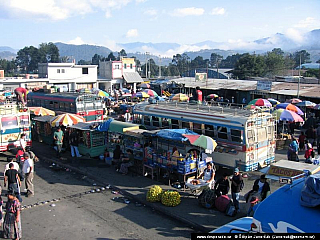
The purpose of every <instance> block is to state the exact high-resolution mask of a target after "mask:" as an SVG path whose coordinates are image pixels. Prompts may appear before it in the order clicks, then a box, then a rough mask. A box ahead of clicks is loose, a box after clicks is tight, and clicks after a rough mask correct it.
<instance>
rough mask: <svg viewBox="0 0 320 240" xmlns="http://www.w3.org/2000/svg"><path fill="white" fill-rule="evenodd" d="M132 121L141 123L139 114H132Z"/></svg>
mask: <svg viewBox="0 0 320 240" xmlns="http://www.w3.org/2000/svg"><path fill="white" fill-rule="evenodd" d="M133 121H134V123H139V124H140V123H141V116H140V115H139V114H134V115H133Z"/></svg>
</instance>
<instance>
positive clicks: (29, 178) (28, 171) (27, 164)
mask: <svg viewBox="0 0 320 240" xmlns="http://www.w3.org/2000/svg"><path fill="white" fill-rule="evenodd" d="M23 156H24V164H23V173H24V176H25V184H26V188H27V193H26V197H29V196H30V195H34V188H33V172H34V163H33V160H32V159H31V158H30V155H29V153H24V154H23Z"/></svg>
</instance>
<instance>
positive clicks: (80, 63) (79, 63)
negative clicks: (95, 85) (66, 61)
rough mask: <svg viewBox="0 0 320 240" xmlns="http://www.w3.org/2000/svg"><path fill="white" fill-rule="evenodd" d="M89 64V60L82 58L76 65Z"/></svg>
mask: <svg viewBox="0 0 320 240" xmlns="http://www.w3.org/2000/svg"><path fill="white" fill-rule="evenodd" d="M90 64H91V62H90V61H86V60H83V59H81V60H79V61H78V65H90Z"/></svg>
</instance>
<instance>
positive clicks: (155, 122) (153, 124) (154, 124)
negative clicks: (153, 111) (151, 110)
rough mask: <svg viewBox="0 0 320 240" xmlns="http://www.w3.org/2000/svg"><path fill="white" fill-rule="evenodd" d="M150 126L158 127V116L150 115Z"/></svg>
mask: <svg viewBox="0 0 320 240" xmlns="http://www.w3.org/2000/svg"><path fill="white" fill-rule="evenodd" d="M152 126H154V127H159V126H160V124H159V118H158V117H154V116H152Z"/></svg>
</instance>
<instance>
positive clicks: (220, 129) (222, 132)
mask: <svg viewBox="0 0 320 240" xmlns="http://www.w3.org/2000/svg"><path fill="white" fill-rule="evenodd" d="M217 131H218V138H221V139H228V134H227V128H226V127H222V126H217Z"/></svg>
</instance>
